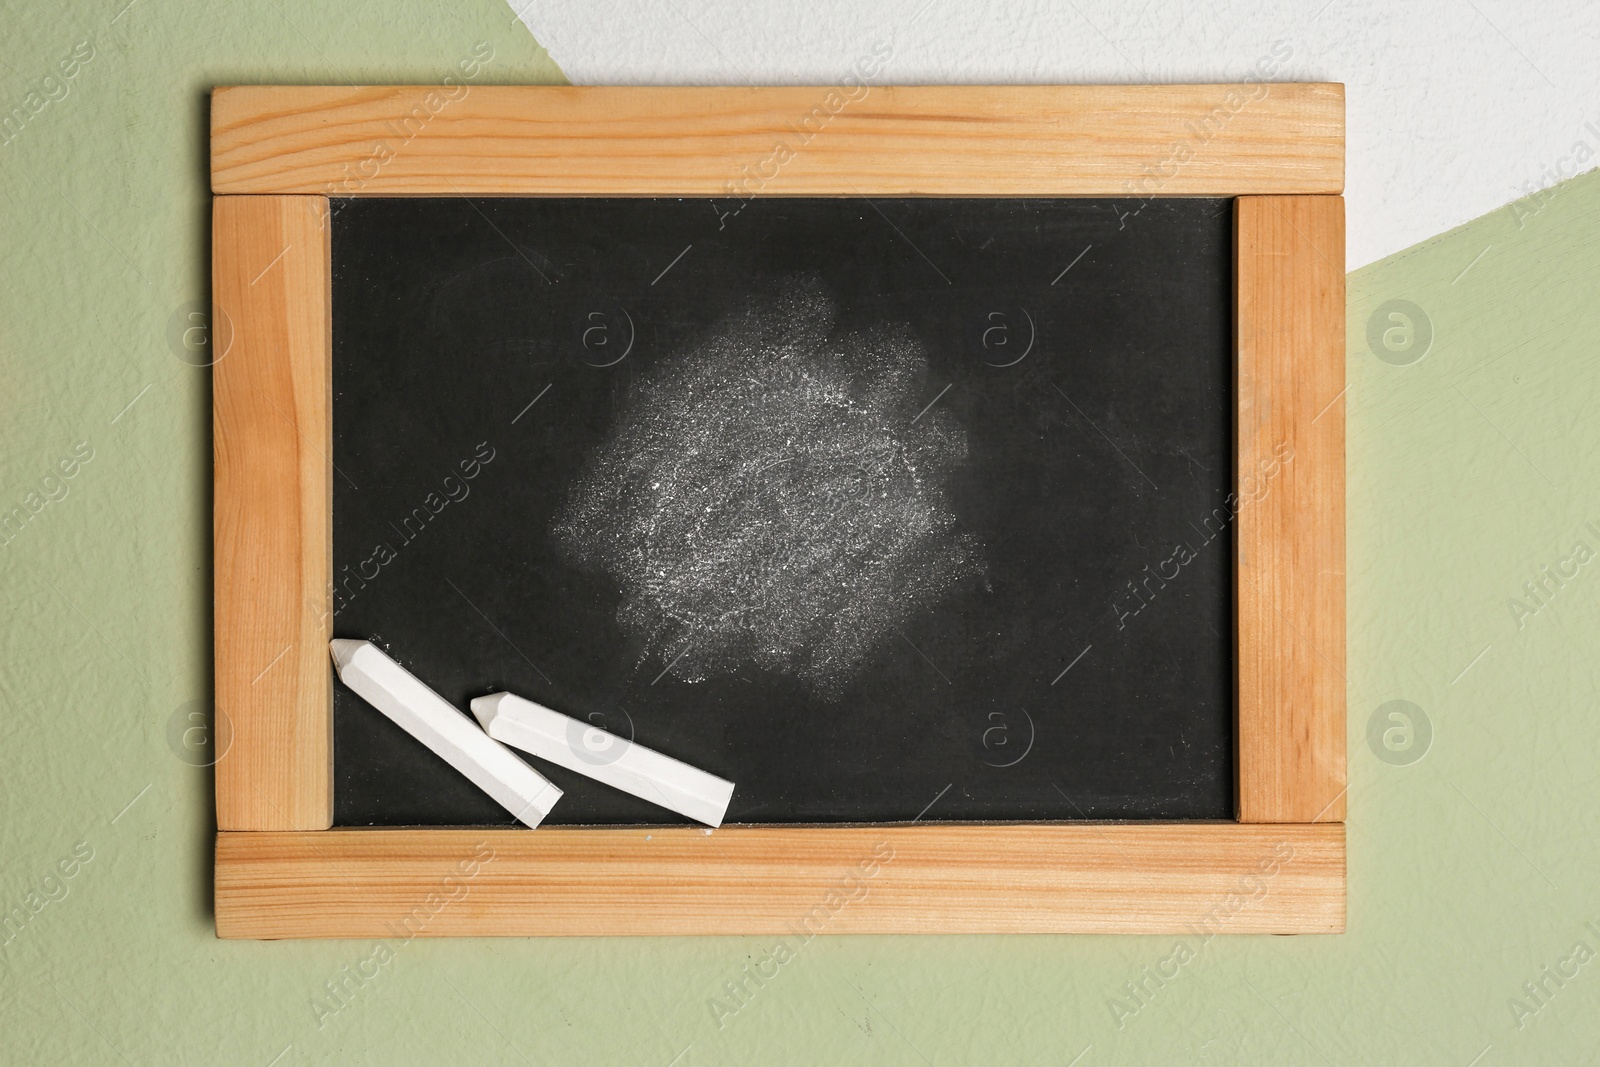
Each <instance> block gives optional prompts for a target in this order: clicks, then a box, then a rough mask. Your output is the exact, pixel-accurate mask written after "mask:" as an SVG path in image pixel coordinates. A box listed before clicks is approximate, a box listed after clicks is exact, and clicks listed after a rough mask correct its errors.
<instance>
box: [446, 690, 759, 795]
mask: <svg viewBox="0 0 1600 1067" xmlns="http://www.w3.org/2000/svg"><path fill="white" fill-rule="evenodd" d="M472 714H474V715H476V716H477V717H478V721H479V722H480V723H482V724H483V728H484V729H485V730H487V731H488V732H489V736H490V737H492V738H494V739H495V740H497V741H504V742H505V743H506V744H508V745H511V746H512V747H514V748H520V749H522V750H523V751H524V752H531V753H532V754H533V755H535V756H538V757H539V758H540V759H547V760H549V761H550V762H551V763H555V764H558V765H560V766H562V767H565V768H566V769H567V770H569V771H577V772H578V773H579V774H582V775H586V776H587V777H590V778H593V779H594V780H595V781H597V782H603V783H604V784H606V785H609V786H611V787H612V788H614V789H620V790H622V791H623V792H624V793H632V794H633V795H634V796H636V797H638V798H640V799H641V800H648V801H650V803H652V804H659V805H661V806H662V807H663V808H667V809H668V810H671V811H675V812H677V813H678V814H679V815H687V816H688V817H689V818H691V819H697V820H699V821H700V822H703V823H708V824H709V825H711V826H721V825H722V817H723V816H724V815H725V814H727V811H728V802H729V801H730V800H732V799H733V783H732V782H730V781H728V780H727V779H726V778H718V777H717V776H716V775H714V774H707V773H706V772H705V771H702V770H696V769H695V768H694V767H691V766H689V765H688V764H687V763H680V762H678V761H677V760H675V759H673V758H672V757H671V756H663V755H662V754H661V753H659V752H653V751H651V750H650V749H648V748H645V747H644V746H643V745H636V744H634V743H633V742H632V741H627V740H624V739H623V738H620V737H618V736H616V735H615V734H611V733H607V732H606V731H604V730H601V729H599V728H597V727H594V726H590V725H589V724H588V723H586V722H580V721H579V720H577V719H574V718H571V717H570V716H566V715H563V714H561V713H560V712H559V711H551V710H550V709H549V708H547V707H544V706H543V705H540V704H535V703H533V702H532V701H531V700H524V699H522V698H521V697H519V696H516V695H514V694H512V693H495V694H494V695H493V696H486V697H478V698H477V699H476V700H474V701H473V702H472Z"/></svg>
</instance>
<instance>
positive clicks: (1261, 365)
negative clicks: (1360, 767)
mask: <svg viewBox="0 0 1600 1067" xmlns="http://www.w3.org/2000/svg"><path fill="white" fill-rule="evenodd" d="M1235 210H1236V216H1235V217H1236V221H1237V227H1238V233H1237V255H1238V277H1237V282H1238V320H1237V321H1238V331H1239V334H1238V351H1239V365H1238V422H1237V433H1238V451H1239V461H1238V462H1239V465H1238V475H1239V489H1238V499H1239V512H1238V524H1237V528H1236V537H1237V551H1238V557H1237V563H1238V575H1237V582H1236V586H1237V591H1238V636H1239V648H1238V656H1239V659H1238V686H1239V719H1238V723H1239V727H1238V729H1239V733H1238V742H1239V818H1240V819H1241V820H1242V821H1244V822H1249V823H1261V822H1288V823H1306V822H1317V821H1329V822H1339V821H1342V820H1343V819H1344V811H1345V803H1344V792H1345V676H1344V661H1345V578H1344V567H1345V538H1344V533H1345V531H1344V488H1345V469H1344V421H1345V420H1344V413H1345V409H1344V403H1343V400H1342V396H1343V393H1344V388H1345V384H1344V360H1345V352H1344V321H1345V319H1344V280H1345V276H1344V201H1343V199H1342V198H1340V197H1332V196H1295V197H1241V198H1240V199H1239V200H1238V201H1237V204H1236V208H1235Z"/></svg>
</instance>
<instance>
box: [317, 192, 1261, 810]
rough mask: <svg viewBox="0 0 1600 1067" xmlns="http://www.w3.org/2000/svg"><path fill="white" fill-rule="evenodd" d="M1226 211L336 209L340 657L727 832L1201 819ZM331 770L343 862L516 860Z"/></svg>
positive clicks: (1220, 571) (389, 783) (572, 203)
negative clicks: (421, 853)
mask: <svg viewBox="0 0 1600 1067" xmlns="http://www.w3.org/2000/svg"><path fill="white" fill-rule="evenodd" d="M1232 211H1233V207H1232V203H1231V201H1229V200H1220V199H1164V200H1157V201H1144V202H1141V201H1114V200H1096V199H1059V200H1029V201H1023V200H1014V199H982V200H978V199H916V200H887V199H886V200H866V199H848V198H846V199H762V200H750V201H743V202H741V201H738V200H724V199H718V200H690V199H674V200H666V199H603V198H591V199H494V198H478V199H466V198H459V197H457V198H445V199H427V198H417V199H392V200H391V199H380V198H373V199H358V200H338V201H335V202H334V210H333V213H332V217H331V225H332V250H333V260H332V262H333V299H332V306H333V340H334V347H333V455H332V462H333V466H334V469H335V474H334V502H333V532H334V556H333V568H334V602H333V606H334V612H335V613H334V633H335V635H336V636H339V637H365V638H370V639H372V640H374V641H376V642H377V643H378V644H379V645H380V646H382V647H384V648H385V649H387V650H388V651H389V652H390V654H391V655H393V656H395V658H396V659H398V660H399V661H400V662H402V663H403V664H405V665H406V666H407V667H408V668H410V669H411V670H412V671H413V672H414V673H415V674H417V675H418V677H420V678H421V679H423V680H424V681H425V682H427V683H428V684H430V685H431V686H433V687H434V688H435V689H437V690H438V691H439V692H440V693H441V694H442V695H444V696H445V697H446V698H447V699H449V700H452V701H453V702H455V703H457V704H458V706H460V707H462V708H465V707H466V705H467V702H468V701H469V700H470V699H471V698H472V697H473V696H476V695H480V694H483V693H488V692H495V691H499V690H502V689H509V690H511V691H513V692H517V693H519V694H521V695H524V696H527V697H529V698H530V699H533V700H537V701H539V702H541V703H545V704H548V705H549V706H551V707H554V708H556V709H557V710H560V711H563V712H565V713H567V714H569V715H572V716H574V717H577V718H584V719H588V720H590V721H592V722H594V723H595V724H596V725H602V726H604V727H606V728H608V729H611V730H613V731H614V732H617V733H621V734H623V735H624V736H630V737H632V738H633V739H634V740H636V741H638V742H639V743H641V744H644V745H647V746H649V747H651V748H655V749H657V750H659V751H661V752H664V753H666V754H668V755H672V756H675V757H677V758H679V759H682V760H684V761H686V762H688V763H691V764H693V765H694V766H697V767H701V768H703V769H705V770H707V771H710V772H712V773H715V774H718V775H721V776H723V777H726V778H730V779H732V780H733V781H735V782H736V783H737V789H736V791H735V794H734V799H733V802H732V805H731V806H730V808H729V811H728V821H730V822H880V821H882V822H889V821H908V820H912V819H917V818H922V819H925V820H952V819H965V820H979V819H998V820H1045V819H1048V820H1070V819H1083V818H1095V819H1225V818H1230V817H1231V816H1232V813H1233V802H1234V797H1233V789H1234V787H1233V740H1232V733H1233V716H1232V706H1233V690H1234V676H1233V662H1234V657H1233V647H1234V643H1233V640H1232V636H1231V635H1232V633H1233V614H1232V602H1233V568H1232V538H1231V527H1230V523H1229V522H1228V519H1229V518H1230V517H1231V510H1230V497H1229V494H1230V491H1231V486H1232V483H1233V477H1234V471H1233V459H1232V456H1233V449H1232V439H1231V433H1232V418H1231V410H1232V402H1231V397H1232V383H1231V378H1232V340H1231V328H1232V270H1231V263H1232V254H1233V247H1232V237H1231V227H1232ZM334 730H335V739H334V761H335V822H336V824H339V825H413V824H425V825H445V824H484V825H491V824H492V825H504V824H507V823H509V822H510V819H509V817H508V816H507V815H506V813H505V812H504V811H502V810H501V809H500V808H499V807H498V806H497V805H495V804H494V802H493V801H491V800H489V798H488V797H486V796H484V795H482V794H480V793H478V792H477V791H476V790H475V789H474V788H473V787H472V786H471V785H470V784H469V783H467V782H466V780H465V779H463V778H461V777H459V776H458V775H457V774H456V773H455V772H454V771H453V770H451V769H450V768H449V767H448V766H446V765H445V764H444V763H443V762H442V761H440V760H438V759H436V758H435V757H433V756H432V755H431V754H430V753H428V752H427V751H426V750H425V749H423V748H422V747H421V746H420V745H419V744H417V743H416V742H414V741H412V740H411V739H410V738H409V737H407V736H406V735H404V734H403V733H401V732H400V731H399V729H398V728H397V727H394V726H393V725H392V724H390V723H389V722H388V721H387V720H386V719H384V718H383V717H382V716H381V715H380V714H379V713H377V712H376V711H374V710H373V709H371V708H369V707H367V706H365V705H364V704H363V703H362V702H361V701H360V700H359V699H358V698H356V697H355V696H354V695H353V694H352V693H350V692H349V691H348V690H345V689H344V688H343V687H342V686H339V685H337V684H336V686H335V710H334ZM536 765H537V766H538V767H539V769H540V771H541V772H543V773H545V774H546V775H547V776H548V777H549V778H551V779H552V780H553V781H555V782H556V784H557V785H559V786H560V787H562V788H563V789H565V790H566V791H567V794H566V797H565V798H564V799H563V800H562V802H561V803H560V804H559V805H558V806H557V807H556V809H555V811H554V812H553V813H552V814H551V816H550V817H549V820H548V821H549V822H565V823H668V822H679V821H682V820H680V819H678V818H677V817H676V816H673V815H671V814H670V813H667V812H664V811H662V810H660V809H658V808H655V807H653V806H651V805H648V804H645V803H644V802H642V801H638V800H636V799H634V798H632V797H629V796H626V795H623V794H621V793H617V792H615V791H612V790H608V789H606V788H605V787H603V786H600V785H597V784H595V783H592V782H589V781H587V780H586V779H583V778H581V777H579V776H576V775H573V774H570V773H568V772H565V771H562V770H561V769H559V768H555V767H551V766H549V765H547V764H536Z"/></svg>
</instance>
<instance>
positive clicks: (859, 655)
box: [553, 278, 984, 699]
mask: <svg viewBox="0 0 1600 1067" xmlns="http://www.w3.org/2000/svg"><path fill="white" fill-rule="evenodd" d="M836 319H837V309H836V308H835V306H834V304H833V302H832V300H831V299H830V298H829V297H828V296H827V295H826V294H825V293H824V291H823V290H822V289H821V288H820V287H819V286H818V285H817V284H816V283H815V282H813V281H811V280H809V279H803V278H802V279H792V280H791V281H790V282H789V283H788V284H786V285H785V286H783V287H782V288H781V289H780V290H779V291H778V295H775V296H768V297H766V298H764V299H761V300H757V301H752V302H751V303H750V304H749V305H748V306H746V307H745V308H744V309H743V310H741V311H738V312H736V313H734V314H732V315H730V316H729V317H728V318H726V319H725V320H724V321H723V322H722V323H720V324H719V325H718V326H717V327H716V328H714V329H713V330H712V331H711V332H710V333H709V335H708V336H706V337H705V338H703V339H702V340H700V341H698V342H697V343H695V344H693V345H691V346H690V347H688V348H687V349H686V350H685V351H684V352H682V353H680V354H678V355H676V356H674V357H673V358H671V359H670V360H668V361H666V362H664V363H663V364H662V365H661V366H660V367H659V368H657V369H655V370H654V371H652V372H651V373H650V375H649V376H647V377H646V378H644V379H643V380H641V381H640V382H638V383H637V384H636V386H635V388H634V389H633V391H632V394H631V396H630V398H629V400H628V402H627V406H626V408H625V410H624V412H623V414H622V416H621V417H620V418H619V419H618V422H617V425H616V426H615V427H613V429H612V431H611V433H610V434H609V436H608V437H607V439H606V441H605V442H604V444H603V445H602V446H601V447H600V449H599V450H598V451H597V452H596V454H595V455H594V456H593V457H591V459H590V462H589V464H588V466H587V467H586V469H585V470H584V472H583V474H582V475H581V477H580V478H579V480H578V481H577V483H576V484H575V485H574V486H573V488H572V491H571V493H570V496H569V498H568V499H567V501H566V503H565V506H564V508H563V509H562V511H561V512H560V514H559V515H558V517H557V519H556V523H555V527H554V530H553V533H554V536H555V538H556V541H557V543H558V545H559V546H560V547H561V548H562V550H563V552H564V553H565V554H566V555H567V556H568V557H569V558H570V559H571V560H572V561H574V562H575V563H577V564H578V565H580V566H583V567H586V568H589V569H592V570H596V571H601V572H604V573H606V574H608V575H610V576H611V578H612V579H614V580H615V581H616V583H617V585H618V587H619V589H620V590H621V593H622V603H621V605H620V607H619V608H618V611H617V621H618V622H619V623H620V624H621V625H622V626H623V627H624V629H627V630H629V631H630V632H632V633H634V634H636V635H637V636H640V637H642V638H643V639H644V641H645V643H646V653H645V656H646V657H656V660H657V662H660V663H662V664H663V665H665V664H666V663H667V662H668V661H669V660H671V659H672V658H673V657H674V656H679V657H680V658H679V659H678V660H677V662H676V663H674V664H673V665H672V668H671V673H672V675H673V676H674V677H675V678H678V679H681V680H683V681H689V682H702V681H705V680H707V679H709V678H711V677H714V676H721V675H731V674H738V673H740V672H741V671H744V670H748V669H749V668H750V667H752V666H754V667H757V668H760V669H763V670H769V671H778V672H784V673H788V674H791V675H793V676H795V677H796V678H798V679H800V680H801V681H802V682H803V683H805V684H806V685H807V686H808V687H809V688H810V689H811V690H812V691H813V692H815V693H816V694H818V695H819V696H822V697H824V698H826V699H834V698H837V697H838V696H839V694H840V692H841V690H842V689H843V688H844V686H845V685H847V684H848V683H849V682H850V681H851V680H852V679H853V678H855V677H856V676H857V675H858V674H859V673H860V672H861V671H862V670H863V669H864V668H865V667H866V666H867V665H868V664H869V663H870V662H871V658H872V656H873V653H874V651H875V650H876V649H877V648H878V647H879V646H880V645H881V644H882V642H884V641H885V640H886V639H888V638H890V637H892V636H893V634H894V633H895V631H896V629H897V628H898V629H901V630H903V629H905V627H906V626H907V624H908V623H909V622H910V620H911V619H912V618H913V617H914V616H916V615H918V614H920V613H922V612H925V611H927V610H928V609H930V608H931V607H933V606H934V605H935V604H937V603H938V602H939V601H940V600H941V599H943V598H944V596H945V595H946V594H947V593H948V592H949V591H950V590H951V589H952V588H953V587H954V586H955V585H956V584H957V583H959V582H961V581H963V580H965V579H968V578H970V577H972V576H973V575H976V574H979V573H981V572H982V571H983V570H984V563H983V561H982V558H981V555H980V546H978V545H977V543H976V542H975V541H974V540H973V538H971V537H970V536H968V535H966V534H963V533H961V532H960V531H958V530H957V529H956V525H955V514H954V512H953V510H952V508H951V505H950V502H949V500H948V493H947V488H946V486H947V482H948V478H949V475H950V474H951V472H952V471H954V470H955V469H956V468H957V467H958V466H959V465H960V464H961V463H962V462H963V461H964V460H965V457H966V454H967V441H966V433H965V431H963V430H962V429H961V428H960V426H959V425H957V423H956V421H955V419H954V418H953V417H952V416H951V415H950V414H949V413H948V412H947V411H945V410H944V409H943V408H941V407H940V406H939V405H935V406H934V407H932V408H931V409H929V410H928V411H926V412H925V413H924V414H922V415H921V417H916V416H917V412H918V411H919V410H920V409H921V408H922V407H923V405H924V404H926V402H927V397H928V396H929V395H931V391H930V386H929V383H928V381H927V369H928V368H927V361H926V358H925V357H924V355H923V351H922V348H921V346H920V344H919V343H918V342H917V341H916V339H915V338H914V337H913V336H912V335H911V334H910V333H909V331H907V330H905V329H903V328H893V327H881V328H876V329H873V330H871V331H867V332H852V333H845V334H835V333H834V323H835V321H836ZM913 418H916V421H915V423H913V422H912V420H913ZM642 662H643V661H642V660H641V663H642Z"/></svg>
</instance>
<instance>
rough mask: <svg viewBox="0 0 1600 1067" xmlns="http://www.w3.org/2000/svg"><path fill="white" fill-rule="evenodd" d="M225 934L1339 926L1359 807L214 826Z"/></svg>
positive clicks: (1195, 931) (1279, 929)
mask: <svg viewBox="0 0 1600 1067" xmlns="http://www.w3.org/2000/svg"><path fill="white" fill-rule="evenodd" d="M216 920H217V935H218V936H219V937H225V938H267V939H271V938H296V937H312V938H334V937H360V938H400V939H406V938H409V937H412V936H426V937H452V936H454V937H460V936H491V935H505V936H550V935H558V936H559V935H613V934H763V935H793V936H796V937H800V938H805V937H807V936H808V935H809V934H819V933H823V934H851V933H921V934H957V933H1143V934H1155V933H1167V934H1191V935H1196V936H1207V935H1208V934H1211V933H1275V934H1290V933H1338V932H1341V931H1342V930H1343V929H1344V922H1345V835H1344V825H1343V824H1342V823H1315V824H1307V823H1290V824H1276V825H1248V824H1240V823H1181V824H1152V823H1131V824H1130V823H1118V824H1094V823H1083V824H1031V825H1028V824H1021V825H1019V824H992V823H991V824H961V825H943V826H940V825H925V826H911V825H895V826H850V827H827V828H818V827H789V826H784V827H777V826H730V827H724V828H722V829H720V830H717V831H715V832H710V831H705V830H700V829H697V828H693V827H606V828H590V827H545V828H542V829H540V830H538V831H534V832H529V831H525V830H491V829H452V830H439V829H426V830H413V829H397V830H328V831H320V832H300V831H283V832H279V831H253V832H223V833H219V834H218V835H217V858H216Z"/></svg>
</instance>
